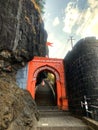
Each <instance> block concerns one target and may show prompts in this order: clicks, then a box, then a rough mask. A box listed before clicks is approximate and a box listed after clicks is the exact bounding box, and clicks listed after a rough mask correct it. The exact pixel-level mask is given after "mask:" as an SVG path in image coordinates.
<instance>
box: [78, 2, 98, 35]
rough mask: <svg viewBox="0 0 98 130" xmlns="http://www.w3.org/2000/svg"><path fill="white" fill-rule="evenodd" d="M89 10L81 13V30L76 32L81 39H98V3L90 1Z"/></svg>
mask: <svg viewBox="0 0 98 130" xmlns="http://www.w3.org/2000/svg"><path fill="white" fill-rule="evenodd" d="M88 3H89V8H88V9H87V10H86V11H85V12H82V13H81V16H82V17H81V18H80V20H79V21H78V22H79V25H80V26H79V28H78V30H77V32H76V34H77V35H81V37H86V36H96V37H98V8H96V7H98V1H97V0H88Z"/></svg>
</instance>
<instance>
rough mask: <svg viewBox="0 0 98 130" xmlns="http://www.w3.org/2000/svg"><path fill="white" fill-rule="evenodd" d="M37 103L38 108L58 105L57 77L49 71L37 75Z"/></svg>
mask: <svg viewBox="0 0 98 130" xmlns="http://www.w3.org/2000/svg"><path fill="white" fill-rule="evenodd" d="M35 101H36V103H37V105H38V106H56V105H57V86H56V77H55V75H54V74H53V73H51V72H50V71H49V70H43V71H41V72H39V73H38V75H37V79H36V88H35Z"/></svg>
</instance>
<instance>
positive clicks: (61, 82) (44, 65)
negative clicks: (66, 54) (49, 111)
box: [27, 57, 68, 110]
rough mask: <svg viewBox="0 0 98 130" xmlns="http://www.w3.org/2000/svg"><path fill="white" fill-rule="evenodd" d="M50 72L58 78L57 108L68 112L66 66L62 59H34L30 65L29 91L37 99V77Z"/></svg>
mask: <svg viewBox="0 0 98 130" xmlns="http://www.w3.org/2000/svg"><path fill="white" fill-rule="evenodd" d="M44 70H46V71H49V72H51V73H53V74H54V75H55V77H56V87H57V88H56V89H57V106H58V108H59V109H62V110H68V99H67V93H66V82H65V74H64V65H63V60H62V59H55V58H47V57H34V59H32V60H31V61H30V62H29V63H28V82H27V90H28V91H29V92H30V93H31V95H32V97H33V98H34V99H35V87H36V86H35V85H36V80H37V76H38V74H39V73H40V72H41V71H44Z"/></svg>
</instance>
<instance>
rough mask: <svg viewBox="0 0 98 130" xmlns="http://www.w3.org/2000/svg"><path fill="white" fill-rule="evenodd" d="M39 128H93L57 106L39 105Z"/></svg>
mask: <svg viewBox="0 0 98 130" xmlns="http://www.w3.org/2000/svg"><path fill="white" fill-rule="evenodd" d="M38 110H39V113H40V119H39V122H38V124H37V130H92V129H91V128H89V127H88V126H87V125H86V124H85V123H84V122H83V121H82V120H81V119H78V118H76V117H74V116H72V115H71V114H70V112H68V111H62V110H59V109H58V108H57V107H53V106H52V107H48V106H47V107H44V106H43V107H39V108H38Z"/></svg>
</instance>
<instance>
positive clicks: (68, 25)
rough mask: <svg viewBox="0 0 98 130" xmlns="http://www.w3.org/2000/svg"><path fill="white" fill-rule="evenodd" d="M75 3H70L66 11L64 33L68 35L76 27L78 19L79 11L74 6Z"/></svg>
mask: <svg viewBox="0 0 98 130" xmlns="http://www.w3.org/2000/svg"><path fill="white" fill-rule="evenodd" d="M74 4H75V3H74V2H69V3H68V5H67V8H66V9H65V19H64V21H63V22H64V28H63V31H64V32H66V33H71V31H72V27H73V26H74V25H75V23H76V21H77V19H78V17H79V10H78V8H77V7H75V6H74Z"/></svg>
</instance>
